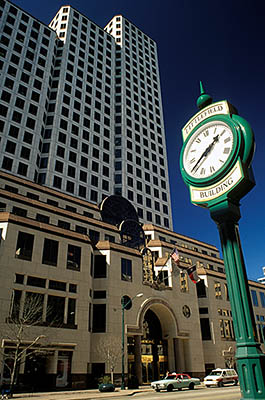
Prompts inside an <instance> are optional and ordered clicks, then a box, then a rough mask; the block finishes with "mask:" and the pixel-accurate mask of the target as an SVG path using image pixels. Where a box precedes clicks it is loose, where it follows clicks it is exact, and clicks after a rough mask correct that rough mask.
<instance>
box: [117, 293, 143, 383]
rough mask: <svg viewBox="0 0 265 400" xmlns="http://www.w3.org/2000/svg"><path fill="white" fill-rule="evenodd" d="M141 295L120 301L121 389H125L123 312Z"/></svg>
mask: <svg viewBox="0 0 265 400" xmlns="http://www.w3.org/2000/svg"><path fill="white" fill-rule="evenodd" d="M142 296H143V293H138V294H136V295H135V296H134V297H133V298H132V299H129V300H128V301H127V302H126V303H125V301H126V298H125V299H124V296H123V297H122V299H121V311H122V325H121V328H122V339H121V389H122V390H124V389H125V382H124V334H125V329H124V328H125V327H124V310H125V309H126V307H127V306H128V305H129V304H130V303H132V301H133V299H135V298H136V297H142Z"/></svg>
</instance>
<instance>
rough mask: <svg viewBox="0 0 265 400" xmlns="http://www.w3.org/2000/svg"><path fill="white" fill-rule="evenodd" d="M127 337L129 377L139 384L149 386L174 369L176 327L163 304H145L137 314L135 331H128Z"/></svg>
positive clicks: (174, 319) (152, 301)
mask: <svg viewBox="0 0 265 400" xmlns="http://www.w3.org/2000/svg"><path fill="white" fill-rule="evenodd" d="M128 334H129V336H128V373H129V377H131V376H134V375H135V376H137V377H138V380H139V383H150V382H151V381H153V380H157V379H160V378H162V377H163V376H165V374H166V371H167V370H168V369H172V368H174V367H173V365H174V366H175V355H174V350H173V339H174V338H176V337H177V335H178V327H177V321H176V318H175V315H174V312H173V310H172V309H171V307H170V305H169V304H168V303H167V302H166V301H165V300H162V299H152V300H148V301H147V302H146V303H145V304H144V306H142V308H141V310H140V312H139V314H138V327H137V328H136V327H135V326H134V327H133V326H131V327H128Z"/></svg>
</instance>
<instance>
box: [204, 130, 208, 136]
mask: <svg viewBox="0 0 265 400" xmlns="http://www.w3.org/2000/svg"><path fill="white" fill-rule="evenodd" d="M203 135H204V136H205V137H207V136H209V131H208V129H207V130H206V131H204V132H203Z"/></svg>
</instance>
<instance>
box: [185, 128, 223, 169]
mask: <svg viewBox="0 0 265 400" xmlns="http://www.w3.org/2000/svg"><path fill="white" fill-rule="evenodd" d="M218 140H219V135H216V136H215V137H214V139H213V141H212V143H211V144H209V146H208V147H207V148H206V149H205V150H204V152H203V153H202V155H201V156H200V158H199V160H198V161H197V162H196V164H195V165H194V167H193V168H192V170H191V172H193V171H195V172H196V171H197V169H198V166H199V164H200V162H201V160H202V159H203V158H204V157H206V156H207V155H208V154H209V153H210V151H211V150H212V148H213V146H214V145H215V143H216V142H218Z"/></svg>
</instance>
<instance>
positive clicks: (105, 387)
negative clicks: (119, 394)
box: [98, 383, 115, 392]
mask: <svg viewBox="0 0 265 400" xmlns="http://www.w3.org/2000/svg"><path fill="white" fill-rule="evenodd" d="M98 390H99V391H100V392H114V391H115V386H114V385H113V384H112V383H101V384H100V385H99V386H98Z"/></svg>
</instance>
